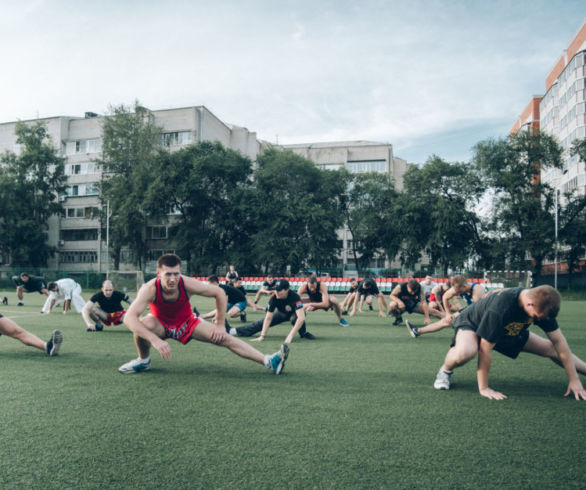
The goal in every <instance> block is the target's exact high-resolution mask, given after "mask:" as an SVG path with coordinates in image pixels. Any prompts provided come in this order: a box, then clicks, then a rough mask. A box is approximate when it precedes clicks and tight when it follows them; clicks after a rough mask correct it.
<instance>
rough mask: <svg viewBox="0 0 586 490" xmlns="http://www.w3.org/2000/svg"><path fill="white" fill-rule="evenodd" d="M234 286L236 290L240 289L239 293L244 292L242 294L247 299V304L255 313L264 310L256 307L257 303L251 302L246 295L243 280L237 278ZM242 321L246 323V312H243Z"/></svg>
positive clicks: (241, 314)
mask: <svg viewBox="0 0 586 490" xmlns="http://www.w3.org/2000/svg"><path fill="white" fill-rule="evenodd" d="M232 285H233V286H234V287H235V288H236V289H238V290H239V291H241V292H242V294H243V295H244V297H245V298H246V304H247V305H248V306H250V307H251V308H252V309H253V310H254V311H258V310H262V309H263V308H261V307H260V306H258V305H256V304H255V303H253V302H252V301H250V299H248V295H247V294H246V289H245V288H244V286H243V285H242V279H241V278H240V277H237V278H236V279H235V280H234V282H232ZM240 321H241V322H244V323H246V311H243V312H241V313H240Z"/></svg>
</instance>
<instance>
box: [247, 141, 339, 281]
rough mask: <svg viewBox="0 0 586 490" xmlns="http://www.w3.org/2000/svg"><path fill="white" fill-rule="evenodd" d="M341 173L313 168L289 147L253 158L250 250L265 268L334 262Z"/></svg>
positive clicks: (296, 269) (293, 267) (336, 246)
mask: <svg viewBox="0 0 586 490" xmlns="http://www.w3.org/2000/svg"><path fill="white" fill-rule="evenodd" d="M341 175H342V174H340V173H338V172H332V173H329V171H326V170H321V169H318V168H317V167H316V166H315V165H314V164H313V163H312V162H311V161H309V160H306V159H305V158H302V157H300V156H298V155H296V154H294V153H293V152H291V151H279V150H276V149H269V150H267V151H265V152H263V153H262V154H261V155H260V156H259V158H258V168H257V169H256V171H255V173H254V193H253V194H252V196H251V201H250V213H251V218H252V219H251V226H252V227H253V233H252V236H251V240H252V244H251V245H252V253H253V255H254V257H255V258H256V260H257V261H258V263H259V264H262V265H263V266H264V268H265V270H266V269H267V268H268V267H273V268H274V269H275V270H278V271H284V270H285V268H286V267H287V266H290V267H291V270H292V272H297V271H299V270H301V269H302V268H303V267H304V266H305V265H306V264H312V263H313V262H314V261H315V262H317V263H319V264H320V265H326V263H330V264H331V263H334V261H335V260H336V253H337V252H338V250H339V247H338V241H337V236H336V230H337V229H338V228H340V227H341V225H342V222H343V216H342V213H341V207H340V206H341V201H340V192H341V189H342V188H343V182H337V179H341V178H342V177H341Z"/></svg>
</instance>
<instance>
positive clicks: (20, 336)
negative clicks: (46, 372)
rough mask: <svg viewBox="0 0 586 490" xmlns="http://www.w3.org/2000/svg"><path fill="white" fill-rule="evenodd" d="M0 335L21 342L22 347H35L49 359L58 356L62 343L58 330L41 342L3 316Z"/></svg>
mask: <svg viewBox="0 0 586 490" xmlns="http://www.w3.org/2000/svg"><path fill="white" fill-rule="evenodd" d="M0 335H6V336H7V337H12V338H13V339H16V340H18V341H20V342H22V343H23V344H24V345H28V346H30V347H35V348H36V349H39V350H41V351H43V352H44V353H45V354H47V355H48V356H50V357H54V356H56V355H57V354H59V349H60V348H61V344H62V342H63V335H62V334H61V332H60V331H59V330H53V333H52V334H51V337H50V338H49V340H47V342H43V341H42V340H41V339H40V338H39V337H37V336H36V335H34V334H32V333H30V332H28V331H26V330H25V329H24V328H22V327H21V326H19V325H17V324H16V323H15V322H14V321H12V320H11V319H10V318H6V317H5V316H3V315H0Z"/></svg>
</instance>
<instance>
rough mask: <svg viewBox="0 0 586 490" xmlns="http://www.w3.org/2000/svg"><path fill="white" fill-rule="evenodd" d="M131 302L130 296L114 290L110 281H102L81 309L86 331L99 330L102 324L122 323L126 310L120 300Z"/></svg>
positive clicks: (102, 326)
mask: <svg viewBox="0 0 586 490" xmlns="http://www.w3.org/2000/svg"><path fill="white" fill-rule="evenodd" d="M123 301H124V302H125V303H128V304H131V303H132V300H131V299H130V297H129V296H128V295H127V294H126V293H123V292H121V291H116V290H115V289H114V285H113V284H112V281H108V280H106V281H104V282H103V283H102V289H101V290H100V291H99V292H98V293H96V294H94V295H93V296H92V297H91V298H90V300H89V301H88V302H87V303H86V304H85V306H84V307H83V309H82V310H81V316H82V317H83V319H84V321H85V324H86V325H87V331H88V332H95V331H96V330H97V331H101V330H103V329H104V325H106V326H107V327H109V326H110V325H122V324H123V323H124V315H125V314H126V310H125V309H124V307H123V306H122V302H123Z"/></svg>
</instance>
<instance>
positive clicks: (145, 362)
mask: <svg viewBox="0 0 586 490" xmlns="http://www.w3.org/2000/svg"><path fill="white" fill-rule="evenodd" d="M150 367H151V358H150V357H149V358H147V359H141V358H140V357H137V358H136V359H133V360H132V361H128V362H127V363H126V364H122V366H120V367H119V368H118V371H120V372H121V373H122V374H133V373H140V372H141V371H146V370H147V369H149V368H150Z"/></svg>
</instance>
